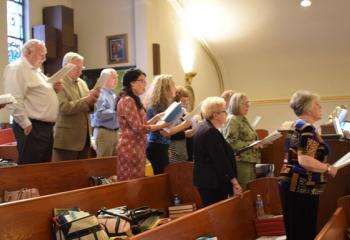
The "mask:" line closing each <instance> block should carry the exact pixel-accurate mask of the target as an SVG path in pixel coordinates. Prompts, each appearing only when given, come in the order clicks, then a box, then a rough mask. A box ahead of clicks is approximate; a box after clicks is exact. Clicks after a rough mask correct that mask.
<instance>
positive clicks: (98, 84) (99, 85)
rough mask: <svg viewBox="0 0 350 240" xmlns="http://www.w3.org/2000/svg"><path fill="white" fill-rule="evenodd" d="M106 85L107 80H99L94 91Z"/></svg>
mask: <svg viewBox="0 0 350 240" xmlns="http://www.w3.org/2000/svg"><path fill="white" fill-rule="evenodd" d="M105 83H106V78H98V79H97V81H96V83H95V86H94V87H93V88H92V89H97V88H102V87H103V85H104V84H105Z"/></svg>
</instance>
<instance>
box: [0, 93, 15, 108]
mask: <svg viewBox="0 0 350 240" xmlns="http://www.w3.org/2000/svg"><path fill="white" fill-rule="evenodd" d="M9 103H16V99H15V98H14V97H13V96H12V95H11V94H10V93H6V94H1V95H0V105H6V104H9Z"/></svg>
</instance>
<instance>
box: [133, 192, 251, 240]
mask: <svg viewBox="0 0 350 240" xmlns="http://www.w3.org/2000/svg"><path fill="white" fill-rule="evenodd" d="M253 198H254V197H253V193H252V192H250V191H246V192H245V193H244V194H243V198H241V197H234V198H230V199H227V200H224V201H221V202H218V203H216V204H213V205H210V206H208V207H205V208H202V209H200V210H198V211H196V212H194V213H192V214H189V215H186V216H184V217H181V218H178V219H176V220H173V221H172V222H170V223H168V224H165V225H163V226H159V227H156V228H154V229H151V230H149V231H146V232H143V233H141V234H139V235H136V236H135V237H132V238H131V239H132V240H164V239H166V240H178V239H196V238H197V237H199V236H202V235H205V234H213V235H215V236H217V237H218V239H220V240H236V239H237V240H238V239H239V240H242V239H244V240H250V239H255V238H256V232H255V226H254V219H255V216H256V215H255V204H254V199H253Z"/></svg>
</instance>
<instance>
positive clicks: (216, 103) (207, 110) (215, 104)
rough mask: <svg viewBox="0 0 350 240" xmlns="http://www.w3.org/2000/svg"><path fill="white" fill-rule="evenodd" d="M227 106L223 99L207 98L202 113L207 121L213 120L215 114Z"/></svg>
mask: <svg viewBox="0 0 350 240" xmlns="http://www.w3.org/2000/svg"><path fill="white" fill-rule="evenodd" d="M225 106H226V102H225V100H224V99H223V98H222V97H207V98H206V99H204V100H203V102H202V106H201V111H202V114H203V117H204V118H205V119H208V120H211V119H212V118H213V116H214V113H216V112H218V111H220V110H221V109H220V108H223V107H225Z"/></svg>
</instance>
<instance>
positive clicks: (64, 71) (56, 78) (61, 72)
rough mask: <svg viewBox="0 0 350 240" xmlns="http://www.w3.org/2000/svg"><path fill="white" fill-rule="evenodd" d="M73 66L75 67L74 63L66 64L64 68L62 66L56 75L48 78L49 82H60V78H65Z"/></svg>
mask: <svg viewBox="0 0 350 240" xmlns="http://www.w3.org/2000/svg"><path fill="white" fill-rule="evenodd" d="M73 68H75V65H74V64H72V63H68V64H66V65H65V66H64V67H63V68H61V69H60V70H58V71H57V72H56V73H55V74H54V75H52V77H50V78H49V79H48V80H47V82H48V83H52V84H54V83H56V82H58V81H59V80H61V79H62V78H64V77H65V76H66V75H67V74H68V73H69V72H70V71H71V70H72V69H73Z"/></svg>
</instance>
